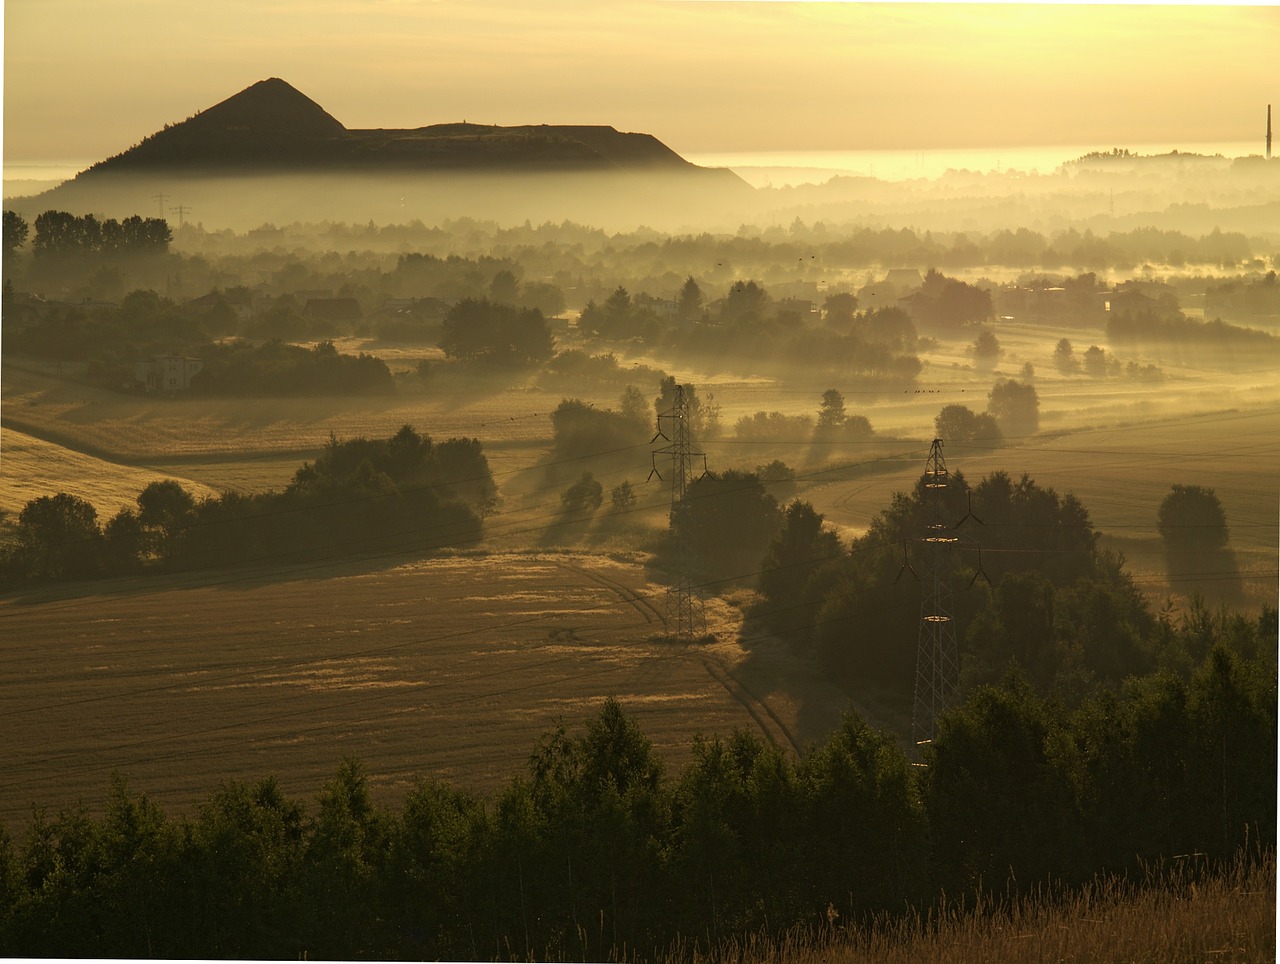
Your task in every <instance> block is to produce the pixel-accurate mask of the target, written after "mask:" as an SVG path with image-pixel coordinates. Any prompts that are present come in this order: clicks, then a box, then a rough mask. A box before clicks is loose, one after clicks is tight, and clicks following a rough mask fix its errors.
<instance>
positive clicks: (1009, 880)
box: [0, 627, 1276, 960]
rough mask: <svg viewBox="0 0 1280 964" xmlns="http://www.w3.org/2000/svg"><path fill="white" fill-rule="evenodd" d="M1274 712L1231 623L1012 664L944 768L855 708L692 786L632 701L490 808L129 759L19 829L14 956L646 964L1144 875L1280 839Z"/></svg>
mask: <svg viewBox="0 0 1280 964" xmlns="http://www.w3.org/2000/svg"><path fill="white" fill-rule="evenodd" d="M1272 628H1274V627H1272ZM1265 631H1266V630H1265V628H1261V627H1260V628H1259V633H1260V634H1261V633H1263V632H1265ZM1275 705H1276V701H1275V678H1274V675H1273V674H1271V675H1268V674H1267V673H1266V672H1264V671H1260V670H1259V667H1258V666H1257V665H1256V663H1254V662H1252V661H1250V660H1247V659H1244V658H1242V657H1240V656H1239V655H1237V654H1235V653H1234V652H1233V651H1232V650H1231V649H1230V648H1228V647H1227V646H1224V645H1221V644H1220V643H1218V642H1216V641H1215V642H1214V643H1213V645H1212V646H1211V648H1210V649H1209V650H1208V652H1207V653H1206V654H1205V656H1204V657H1203V659H1202V660H1201V661H1200V662H1199V663H1198V664H1197V665H1196V666H1195V667H1194V668H1193V671H1192V672H1191V673H1190V675H1189V676H1188V677H1186V678H1183V677H1179V676H1175V675H1170V674H1154V675H1150V676H1146V677H1142V678H1135V679H1132V680H1129V681H1127V682H1126V683H1125V684H1124V685H1122V686H1120V687H1117V688H1114V689H1110V690H1107V691H1104V692H1101V693H1099V694H1097V695H1096V696H1095V697H1093V698H1091V699H1090V700H1088V701H1087V702H1085V703H1084V704H1083V705H1081V706H1080V707H1079V708H1077V709H1074V710H1066V709H1064V708H1063V706H1062V704H1061V703H1059V702H1056V701H1053V700H1047V699H1044V698H1042V697H1040V696H1038V695H1036V693H1035V692H1034V690H1033V689H1032V688H1031V687H1030V686H1029V685H1027V683H1026V682H1025V681H1023V680H1021V679H1020V678H1019V677H1018V676H1017V675H1009V676H1007V677H1005V678H1004V679H1002V680H1000V681H999V682H997V683H996V684H994V685H989V686H985V687H982V688H980V689H978V690H976V691H974V692H973V693H972V694H971V695H970V697H969V698H968V699H967V700H966V701H965V703H964V704H963V705H961V706H959V707H956V708H954V709H952V710H951V711H950V712H949V713H947V714H946V715H945V716H943V717H942V719H941V720H940V723H939V727H938V732H937V736H936V738H935V740H934V742H933V743H932V744H931V745H930V746H929V747H927V748H926V749H925V750H924V753H923V758H922V760H920V761H915V760H913V759H911V758H910V757H909V756H908V754H907V753H906V752H905V751H904V750H903V749H902V748H901V746H900V745H898V744H897V743H896V742H895V741H894V740H892V739H891V738H890V737H888V736H887V735H885V734H884V733H881V732H876V731H875V730H873V729H872V728H871V727H870V726H868V725H867V724H866V722H864V721H863V720H862V719H861V718H860V717H859V716H857V715H856V714H853V713H850V714H848V715H846V717H845V718H844V720H843V722H842V723H841V724H840V725H839V726H838V727H837V728H836V729H835V731H834V732H833V733H831V734H830V736H828V737H827V738H826V739H825V740H824V741H823V742H821V743H820V744H818V745H815V746H813V747H810V748H809V749H808V751H807V752H806V753H804V754H803V755H802V756H800V757H793V756H790V755H788V754H785V753H783V752H782V751H781V750H779V749H778V748H777V747H776V746H773V745H772V744H769V743H766V742H764V741H763V740H761V739H760V738H759V737H758V736H756V735H755V734H753V733H749V732H743V731H738V732H735V733H733V734H732V735H728V736H714V735H713V736H699V737H697V738H695V740H694V742H693V745H692V748H691V753H690V759H689V762H688V763H686V764H685V765H684V766H683V767H681V768H679V769H678V770H676V771H674V772H672V773H671V774H670V775H669V774H668V772H667V769H666V767H664V765H663V763H662V761H661V760H660V759H659V758H658V757H657V756H656V755H655V753H654V751H653V747H652V745H651V743H650V741H649V740H648V738H647V737H646V736H645V735H644V733H643V732H642V730H641V729H640V727H639V725H638V724H637V723H636V722H635V720H634V719H633V718H631V717H630V716H629V715H628V714H627V713H626V712H625V711H624V709H623V708H622V706H620V705H619V704H618V703H617V702H616V701H614V700H612V699H609V700H606V701H605V703H604V704H603V706H602V707H601V709H600V710H599V712H598V714H597V715H596V716H595V717H594V718H593V719H592V720H591V721H590V722H589V723H587V725H586V726H585V728H584V729H582V730H579V731H576V732H571V731H570V730H569V729H568V728H567V727H565V726H564V725H561V726H560V727H558V728H556V729H555V730H553V731H551V732H549V733H547V734H546V735H545V736H544V737H543V738H542V739H541V740H540V741H539V743H538V744H537V746H536V747H535V748H534V750H533V752H532V754H531V755H530V758H529V763H528V766H527V768H526V769H525V770H524V772H522V773H520V774H516V775H513V776H512V777H511V778H510V780H509V781H508V782H507V784H506V786H505V788H504V789H502V790H501V791H500V792H498V793H497V794H495V795H494V796H492V797H490V798H484V797H480V796H478V795H476V794H474V793H471V792H469V791H467V790H466V789H464V788H461V787H458V786H455V785H452V784H450V783H447V782H444V781H441V780H436V779H431V778H421V779H419V781H418V782H417V783H416V785H415V786H414V787H413V789H411V790H410V791H409V792H408V793H407V795H406V796H405V797H404V799H403V801H402V802H401V803H400V804H399V806H398V808H395V807H388V806H383V805H379V804H377V803H375V801H374V799H373V797H372V794H371V792H370V785H369V778H368V776H367V775H366V773H365V772H364V770H363V768H362V767H361V766H360V764H359V763H358V761H356V760H348V761H347V762H346V763H344V764H343V765H342V766H341V767H340V769H339V770H338V772H337V773H336V774H335V776H334V777H333V779H331V780H330V781H329V782H328V783H327V784H326V785H325V787H324V788H323V790H322V791H321V792H320V794H319V796H318V798H317V799H316V801H315V803H314V805H313V806H312V807H307V806H305V805H304V804H303V803H302V802H300V801H298V800H296V799H293V798H291V797H289V796H288V795H287V794H286V793H285V792H284V790H283V789H282V788H281V786H280V785H279V783H278V782H277V781H276V780H275V779H273V778H270V777H267V778H263V779H260V780H258V781H256V782H231V783H227V784H224V785H222V786H220V787H218V788H216V789H214V790H213V791H212V792H211V793H210V794H209V796H208V797H207V798H206V799H205V801H204V802H203V803H202V804H200V805H199V807H198V808H197V809H196V810H195V811H194V813H193V814H192V815H190V816H181V817H171V816H169V815H167V814H165V813H164V812H163V811H162V810H161V809H160V808H159V807H158V806H157V805H156V804H154V803H153V802H152V801H151V800H150V799H149V798H148V797H147V796H146V794H145V792H143V793H139V792H136V791H134V790H132V789H131V788H130V787H129V786H128V785H127V783H126V782H125V780H124V778H122V777H119V776H117V777H115V778H113V782H112V786H111V791H110V795H109V798H108V799H107V801H106V806H105V813H103V814H102V815H101V816H99V817H95V816H91V815H90V814H89V812H88V811H87V810H86V809H85V807H84V806H83V804H82V805H81V806H79V807H75V808H70V809H68V810H64V811H62V812H61V813H59V814H58V815H56V816H54V817H50V816H48V815H47V813H46V812H45V811H43V810H42V809H39V808H36V809H35V810H34V812H33V821H32V824H31V826H30V827H29V828H28V829H27V830H26V832H25V834H24V835H23V836H22V838H21V839H20V840H17V841H15V840H13V839H12V838H11V837H10V836H9V835H8V834H7V833H5V832H4V831H3V828H0V951H3V953H4V954H5V955H6V956H59V957H81V956H94V957H103V956H107V957H129V958H143V957H160V958H192V957H204V958H208V957H243V958H258V959H283V958H291V957H302V956H306V957H316V958H342V959H365V958H375V959H397V958H419V959H421V958H428V959H431V958H434V959H451V960H489V959H492V960H509V959H513V958H520V959H529V958H534V957H545V958H548V959H565V958H569V957H581V958H583V959H588V960H611V959H620V958H624V957H625V958H628V959H631V958H635V957H647V956H654V957H656V956H659V955H660V954H662V953H663V952H664V951H669V950H671V949H672V948H673V947H675V946H676V945H677V943H679V945H680V946H683V947H685V948H686V949H687V948H690V947H692V948H695V949H697V950H698V951H699V952H700V953H715V952H716V950H717V949H718V948H719V947H720V946H721V945H722V943H723V942H727V941H728V940H729V939H730V938H733V937H739V938H740V937H742V936H744V935H746V934H752V933H755V934H759V933H766V934H770V935H772V936H774V937H779V936H781V935H782V934H784V933H785V932H786V931H787V930H788V929H789V928H792V927H796V926H805V927H809V928H812V929H815V930H818V929H823V928H827V929H831V928H835V927H837V926H838V927H854V926H860V925H866V924H869V923H871V922H872V921H873V920H880V921H881V922H883V921H885V920H892V919H894V917H896V916H897V915H900V914H904V913H906V914H915V913H919V914H928V913H930V912H936V911H939V910H942V909H946V910H953V909H954V908H955V907H956V906H957V905H958V904H959V903H961V902H964V903H965V904H966V905H967V906H972V901H973V898H974V897H975V896H976V895H977V894H979V893H984V894H986V896H987V898H988V899H989V900H990V899H993V900H995V901H996V902H997V903H998V902H999V901H1000V900H1001V899H1002V898H1006V897H1015V896H1017V895H1019V894H1023V895H1025V894H1030V893H1033V892H1036V891H1038V890H1040V889H1053V888H1063V887H1065V888H1067V889H1068V892H1069V891H1070V889H1071V888H1074V887H1077V886H1079V885H1082V884H1085V883H1087V882H1088V881H1089V880H1090V879H1091V878H1093V877H1094V876H1095V875H1097V874H1104V873H1105V874H1121V875H1124V874H1128V873H1132V874H1134V875H1135V877H1136V878H1137V879H1138V880H1141V879H1142V878H1143V874H1144V872H1146V871H1147V869H1148V868H1149V867H1150V866H1152V865H1153V864H1157V865H1158V864H1159V862H1161V861H1169V862H1172V861H1183V860H1187V859H1189V858H1188V856H1187V855H1195V858H1196V860H1197V861H1200V862H1201V866H1213V865H1215V864H1216V863H1218V862H1220V861H1225V860H1227V859H1229V858H1231V857H1232V856H1233V855H1235V854H1236V853H1237V852H1239V850H1240V849H1241V848H1242V847H1243V846H1244V845H1245V844H1246V843H1248V844H1251V845H1252V846H1254V847H1255V848H1257V850H1258V851H1267V852H1269V851H1270V850H1272V849H1274V845H1275V820H1274V818H1275V806H1276V768H1275V760H1276V710H1275ZM916 762H922V763H924V764H925V765H924V766H916V765H913V764H914V763H916Z"/></svg>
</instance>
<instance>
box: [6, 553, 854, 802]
mask: <svg viewBox="0 0 1280 964" xmlns="http://www.w3.org/2000/svg"><path fill="white" fill-rule="evenodd" d="M664 613H665V594H664V590H663V588H662V587H661V586H658V585H655V584H654V583H652V582H650V581H649V580H648V578H647V575H646V573H645V570H644V567H643V565H642V562H641V561H640V560H639V559H635V558H626V557H622V558H617V559H613V558H609V557H607V556H604V555H601V554H593V553H583V552H568V551H566V552H545V553H543V552H516V553H500V554H488V553H484V552H474V553H458V554H449V555H443V556H439V557H436V558H432V559H425V560H422V559H419V560H405V559H399V560H394V559H382V560H372V561H366V562H364V563H355V562H353V563H349V564H345V565H317V566H312V567H297V568H292V569H290V568H283V567H281V568H274V569H269V570H256V569H255V570H243V571H242V570H219V571H217V572H213V573H207V574H202V573H192V574H184V575H172V576H166V577H161V578H154V579H146V578H139V579H128V580H124V579H122V580H111V581H108V582H104V583H101V584H85V585H81V586H67V587H61V588H58V589H51V590H47V591H44V592H37V593H30V594H25V595H17V596H13V595H11V596H9V597H8V598H6V599H4V600H3V601H0V636H2V637H3V638H4V640H5V644H4V649H5V661H4V663H5V671H4V673H5V677H6V681H5V685H4V689H5V691H6V698H5V701H4V704H3V708H0V726H3V728H4V730H5V733H6V739H5V744H6V748H5V757H6V766H5V768H4V771H5V772H4V775H3V776H2V777H0V820H3V821H4V822H5V823H7V824H8V825H9V826H10V827H14V826H15V824H21V823H23V822H25V819H26V818H27V817H28V816H29V807H30V805H31V804H32V803H36V804H39V805H41V806H45V807H48V808H50V809H51V810H54V811H56V810H57V809H58V808H60V807H63V806H68V805H72V804H74V803H75V802H76V801H78V800H83V801H84V802H85V803H86V804H88V805H90V806H91V807H92V806H94V805H95V804H97V803H99V802H100V801H101V800H103V799H104V795H105V790H106V787H107V785H108V780H109V777H110V774H111V772H112V771H119V772H120V773H122V774H125V775H126V776H127V777H128V778H129V780H130V781H131V785H132V786H134V787H135V788H136V789H139V790H145V791H146V792H147V793H148V794H149V795H151V796H152V797H153V798H154V799H155V800H156V801H157V802H158V803H161V804H162V805H164V806H165V807H166V809H170V810H171V811H172V810H181V809H183V808H188V809H189V808H190V807H192V806H194V805H195V804H196V803H197V802H199V801H201V800H203V799H204V798H205V797H206V796H207V794H208V793H209V791H210V790H211V789H212V788H214V787H215V786H217V785H218V784H219V783H220V782H222V781H225V780H232V779H237V780H251V779H257V778H259V777H263V776H267V775H272V774H274V775H277V776H278V777H279V778H280V780H281V783H282V784H283V786H284V787H285V788H286V789H287V790H289V792H291V793H295V794H300V795H304V796H308V797H310V796H313V795H314V793H315V792H316V791H318V789H319V788H320V786H321V785H322V784H323V783H324V782H325V781H326V780H328V779H329V778H331V777H332V775H333V773H334V772H335V770H336V768H337V766H338V764H339V763H340V762H341V761H342V760H343V759H344V758H345V757H347V756H356V757H359V758H360V759H361V760H362V761H363V762H364V763H365V765H366V767H367V769H368V772H369V774H370V776H371V779H372V781H373V784H374V786H375V788H376V790H377V792H378V793H380V794H382V795H383V796H384V799H386V800H387V801H388V802H392V801H398V800H399V798H400V796H401V794H402V792H403V791H404V790H405V789H407V788H408V787H409V786H411V785H412V784H413V783H414V781H415V780H416V779H417V778H419V777H423V776H434V777H438V778H442V779H447V780H450V781H452V782H454V783H455V784H457V785H460V786H465V787H471V788H475V789H477V790H481V791H489V790H494V789H496V788H497V787H499V786H501V785H503V784H504V783H505V782H506V781H507V780H508V779H509V778H510V777H511V776H513V775H515V774H516V773H518V772H519V771H520V770H521V769H522V768H523V766H524V763H525V761H526V760H527V759H528V757H529V754H530V753H531V752H532V750H533V748H534V746H535V744H536V742H537V740H538V738H539V737H540V736H542V735H543V734H545V733H547V732H549V731H550V730H551V729H553V728H554V727H555V726H556V724H557V722H558V721H560V720H563V721H565V722H566V723H568V724H572V725H577V724H579V723H581V722H582V721H584V720H585V719H587V718H589V717H591V716H593V715H594V714H595V713H596V712H598V709H599V705H600V703H601V702H602V701H603V700H604V699H605V698H606V697H609V696H613V697H616V698H617V699H619V700H620V701H621V702H622V704H623V706H624V708H625V709H626V710H627V711H628V712H629V713H631V714H633V715H634V716H635V717H636V719H637V720H638V722H639V723H640V725H641V726H642V727H643V729H644V732H645V733H646V735H647V736H648V737H649V738H650V739H652V740H653V742H654V744H655V747H656V748H657V750H658V752H659V753H660V755H661V756H662V757H663V758H664V759H666V760H667V761H669V762H670V764H671V765H673V766H674V765H677V764H679V763H681V762H683V760H684V759H685V757H686V754H687V753H688V751H689V749H690V743H691V741H692V738H693V736H694V735H695V734H696V733H698V732H704V733H707V734H713V733H728V732H731V731H732V730H733V729H735V728H749V729H755V730H757V731H758V732H760V733H762V734H763V735H764V736H765V737H766V738H768V739H770V740H772V741H773V742H775V743H776V744H778V745H779V746H782V747H784V748H786V749H788V750H791V751H795V750H798V749H800V748H802V747H804V746H805V745H807V744H808V743H810V742H813V741H816V740H818V739H820V738H821V737H823V736H824V735H825V734H826V733H827V732H828V731H829V730H830V729H831V728H832V727H833V726H834V725H835V723H836V722H837V721H838V719H839V715H840V713H841V712H842V711H843V710H844V709H845V706H846V703H845V700H844V698H843V697H842V696H841V694H840V693H839V692H838V691H837V690H836V689H835V687H833V686H831V685H830V684H829V683H827V682H826V681H825V680H824V679H823V677H822V675H821V674H820V673H819V672H818V670H817V669H816V668H815V667H809V666H807V665H805V664H804V663H803V662H799V661H797V660H796V659H795V658H794V657H792V656H790V655H789V654H787V653H785V652H783V651H782V650H781V649H780V648H779V646H778V644H777V643H776V641H774V640H772V639H771V638H770V637H767V636H764V635H761V634H760V633H758V631H755V630H753V629H751V628H750V627H748V628H747V629H745V630H744V629H743V627H742V620H741V616H740V614H739V613H738V611H737V610H736V609H735V608H734V607H733V606H731V605H730V604H729V603H728V602H725V601H723V600H718V599H715V600H711V601H709V602H708V604H707V624H708V629H709V630H710V631H712V632H714V633H715V634H716V637H717V641H716V642H715V643H713V644H710V645H707V644H702V645H697V646H690V645H686V644H680V643H676V642H673V641H671V640H670V639H669V638H667V637H665V636H664V634H665V631H666V625H665V617H664Z"/></svg>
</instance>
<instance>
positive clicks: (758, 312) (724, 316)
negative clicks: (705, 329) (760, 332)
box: [720, 281, 769, 323]
mask: <svg viewBox="0 0 1280 964" xmlns="http://www.w3.org/2000/svg"><path fill="white" fill-rule="evenodd" d="M768 304H769V294H768V292H766V291H765V290H764V288H762V287H760V285H758V284H756V283H755V282H754V281H736V282H734V283H733V285H732V286H730V288H729V293H728V294H727V295H726V296H725V299H724V302H723V304H722V305H721V306H720V320H721V321H725V322H747V323H751V322H758V321H761V320H763V318H764V312H765V308H766V307H767V306H768Z"/></svg>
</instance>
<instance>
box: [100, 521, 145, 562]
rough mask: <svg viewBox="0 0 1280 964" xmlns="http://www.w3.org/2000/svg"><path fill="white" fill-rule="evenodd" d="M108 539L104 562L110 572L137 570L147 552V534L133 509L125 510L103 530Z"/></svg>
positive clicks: (108, 522)
mask: <svg viewBox="0 0 1280 964" xmlns="http://www.w3.org/2000/svg"><path fill="white" fill-rule="evenodd" d="M102 534H103V536H104V538H105V539H106V544H105V547H104V550H105V551H104V560H105V561H106V564H107V569H108V571H109V572H129V571H130V570H132V569H136V568H137V567H138V564H139V563H140V562H141V561H142V556H143V553H144V552H146V546H147V534H146V530H145V529H144V528H143V526H142V522H141V521H140V520H139V519H138V515H137V513H135V512H134V511H133V510H132V509H129V508H123V509H121V510H120V511H119V512H117V513H116V514H115V515H113V516H112V517H111V518H110V519H108V520H107V524H106V525H105V526H103V528H102Z"/></svg>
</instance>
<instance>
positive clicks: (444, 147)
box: [81, 77, 702, 177]
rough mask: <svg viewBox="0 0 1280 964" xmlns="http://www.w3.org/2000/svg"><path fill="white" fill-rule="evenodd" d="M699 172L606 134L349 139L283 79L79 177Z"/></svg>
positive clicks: (529, 128)
mask: <svg viewBox="0 0 1280 964" xmlns="http://www.w3.org/2000/svg"><path fill="white" fill-rule="evenodd" d="M628 168H639V169H643V170H671V171H682V172H686V173H689V172H695V171H701V170H702V169H701V168H697V167H695V166H694V165H692V164H690V163H689V162H688V161H686V160H684V159H683V158H682V157H680V155H678V154H677V153H675V152H674V151H672V150H671V149H670V148H668V147H667V146H666V145H664V144H663V143H662V142H661V141H659V140H658V139H657V138H655V137H653V136H651V135H649V134H634V133H630V134H628V133H621V132H619V131H617V130H616V129H614V128H612V127H605V126H583V125H578V126H551V125H546V124H539V125H526V126H521V127H497V126H490V125H482V124H467V123H461V124H456V123H455V124H435V125H431V126H428V127H418V128H413V129H410V130H383V129H374V130H348V129H347V128H346V127H344V126H343V125H342V124H341V123H340V122H339V121H338V120H337V119H336V118H334V117H333V116H332V115H331V114H329V113H328V112H327V111H325V109H324V108H323V107H321V106H320V105H319V104H317V103H316V102H315V101H313V100H312V99H311V98H309V97H307V96H306V95H305V94H303V93H301V92H300V91H298V90H297V89H296V88H294V87H292V86H291V85H290V84H288V83H286V82H285V81H283V80H281V79H280V78H278V77H272V78H269V79H267V80H261V81H258V83H256V84H253V85H252V86H250V87H248V88H246V89H245V90H242V91H240V93H238V94H235V95H234V96H232V97H229V98H227V99H226V100H224V101H222V102H220V103H218V104H215V105H214V106H213V107H210V108H208V109H207V110H203V111H199V112H197V113H196V114H195V115H193V116H192V117H189V118H188V119H187V120H185V121H183V122H182V123H180V124H174V125H166V126H165V128H164V129H163V130H160V131H157V132H155V133H154V134H151V135H149V136H148V137H146V138H145V139H144V140H143V141H142V142H141V143H139V144H136V145H134V146H133V147H131V148H129V149H128V150H126V151H124V152H123V153H121V154H117V155H115V156H114V157H110V158H107V159H106V160H103V161H99V162H98V163H97V164H94V165H93V166H91V167H90V168H89V169H88V170H87V171H85V172H84V174H82V175H81V177H85V176H89V177H92V176H95V175H99V174H102V173H106V172H112V173H119V172H125V171H138V170H152V171H159V170H169V171H175V172H176V171H187V172H193V171H198V172H202V173H210V174H213V173H222V172H226V171H245V170H248V171H257V170H297V171H317V170H326V171H327V170H335V169H337V170H349V171H362V172H373V171H383V170H389V169H390V170H397V171H402V170H424V169H425V170H476V169H486V170H512V171H527V170H624V169H628Z"/></svg>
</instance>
